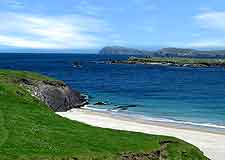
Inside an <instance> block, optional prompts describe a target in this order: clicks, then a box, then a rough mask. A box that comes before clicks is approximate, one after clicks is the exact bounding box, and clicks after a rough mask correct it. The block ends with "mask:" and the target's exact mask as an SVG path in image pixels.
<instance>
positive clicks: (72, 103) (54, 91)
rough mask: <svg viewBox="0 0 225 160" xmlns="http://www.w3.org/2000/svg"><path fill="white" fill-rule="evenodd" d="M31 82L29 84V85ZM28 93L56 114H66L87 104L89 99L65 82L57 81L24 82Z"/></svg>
mask: <svg viewBox="0 0 225 160" xmlns="http://www.w3.org/2000/svg"><path fill="white" fill-rule="evenodd" d="M27 82H29V83H27ZM21 84H22V85H24V86H25V87H26V88H27V89H28V91H29V92H30V93H31V94H32V95H33V96H34V97H36V98H38V99H39V100H41V101H42V102H44V103H45V104H47V105H48V106H49V107H50V108H51V109H52V110H53V111H55V112H65V111H67V110H70V109H72V108H80V107H82V106H84V105H85V104H87V99H86V98H85V97H84V96H82V95H81V94H80V93H79V92H77V91H74V90H72V89H71V88H70V87H69V86H67V85H66V84H65V83H64V82H63V81H56V80H44V81H37V80H29V79H26V80H22V81H21Z"/></svg>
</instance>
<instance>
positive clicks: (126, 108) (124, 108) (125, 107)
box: [112, 104, 137, 111]
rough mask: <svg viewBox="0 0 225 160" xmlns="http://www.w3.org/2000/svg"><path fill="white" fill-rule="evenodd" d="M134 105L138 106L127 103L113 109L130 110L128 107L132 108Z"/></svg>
mask: <svg viewBox="0 0 225 160" xmlns="http://www.w3.org/2000/svg"><path fill="white" fill-rule="evenodd" d="M132 107H137V105H135V104H131V105H125V106H119V107H115V108H113V109H112V110H121V111H123V110H128V108H132Z"/></svg>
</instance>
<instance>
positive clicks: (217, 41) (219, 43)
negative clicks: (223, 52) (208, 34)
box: [187, 39, 225, 48]
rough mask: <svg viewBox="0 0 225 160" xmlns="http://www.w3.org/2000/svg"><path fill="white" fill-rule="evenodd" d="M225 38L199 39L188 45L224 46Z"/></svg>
mask: <svg viewBox="0 0 225 160" xmlns="http://www.w3.org/2000/svg"><path fill="white" fill-rule="evenodd" d="M224 44H225V39H214V40H213V39H211V40H198V41H194V42H191V43H189V44H187V46H188V47H195V48H224V47H225V45H224Z"/></svg>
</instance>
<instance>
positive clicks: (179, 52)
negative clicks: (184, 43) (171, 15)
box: [99, 46, 225, 58]
mask: <svg viewBox="0 0 225 160" xmlns="http://www.w3.org/2000/svg"><path fill="white" fill-rule="evenodd" d="M99 54H104V55H110V54H111V55H112V54H114V55H145V56H153V57H193V58H225V50H206V51H202V50H196V49H189V48H172V47H171V48H162V49H159V50H155V51H154V50H143V49H135V48H127V47H120V46H107V47H104V48H102V49H101V50H100V51H99Z"/></svg>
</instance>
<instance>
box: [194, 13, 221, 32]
mask: <svg viewBox="0 0 225 160" xmlns="http://www.w3.org/2000/svg"><path fill="white" fill-rule="evenodd" d="M195 19H196V20H197V22H198V23H199V24H200V25H201V27H202V28H205V29H213V30H216V31H223V32H225V11H205V12H202V13H200V14H199V15H197V16H195Z"/></svg>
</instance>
